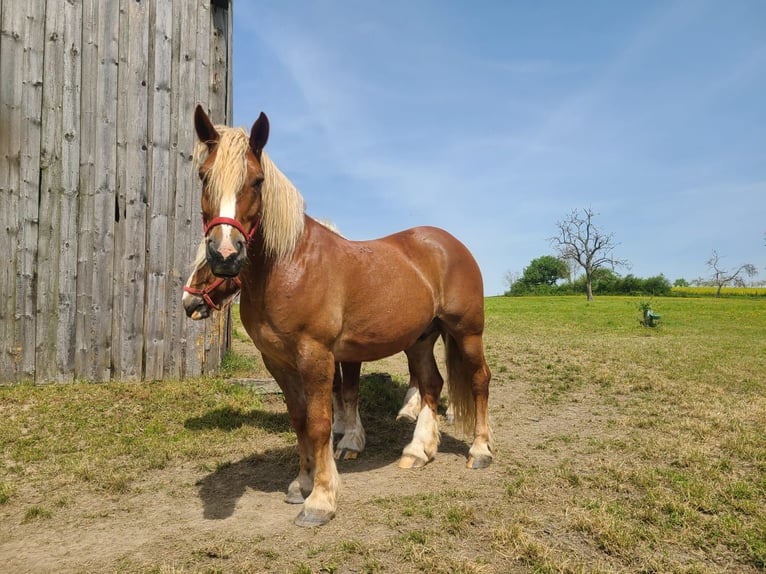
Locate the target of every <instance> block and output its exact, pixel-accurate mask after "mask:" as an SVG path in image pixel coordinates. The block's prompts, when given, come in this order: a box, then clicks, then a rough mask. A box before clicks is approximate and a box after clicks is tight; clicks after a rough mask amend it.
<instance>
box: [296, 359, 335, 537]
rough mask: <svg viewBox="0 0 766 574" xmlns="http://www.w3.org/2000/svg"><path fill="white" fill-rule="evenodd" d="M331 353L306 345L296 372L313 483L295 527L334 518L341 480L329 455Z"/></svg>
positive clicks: (331, 454) (318, 524) (317, 524)
mask: <svg viewBox="0 0 766 574" xmlns="http://www.w3.org/2000/svg"><path fill="white" fill-rule="evenodd" d="M334 369H335V364H334V360H333V357H332V354H331V353H330V352H329V351H328V350H327V349H325V348H323V347H321V346H319V345H306V346H304V348H303V349H301V351H300V353H299V357H298V370H299V372H300V376H301V381H302V383H303V390H304V395H305V398H306V429H305V430H306V438H307V441H308V442H307V444H306V446H307V447H308V448H309V449H310V451H311V455H310V457H309V460H310V462H311V463H312V464H311V468H310V474H311V475H313V478H314V484H313V488H312V490H311V494H310V495H309V496H308V498H306V501H305V502H304V503H303V509H302V510H301V512H300V513H299V514H298V516H297V517H296V518H295V524H297V525H298V526H320V525H322V524H326V523H327V522H329V521H330V520H331V519H332V518H333V517H334V516H335V506H336V501H337V497H338V488H339V484H340V479H339V477H338V471H337V469H336V467H335V459H334V458H333V452H332V381H333V373H334Z"/></svg>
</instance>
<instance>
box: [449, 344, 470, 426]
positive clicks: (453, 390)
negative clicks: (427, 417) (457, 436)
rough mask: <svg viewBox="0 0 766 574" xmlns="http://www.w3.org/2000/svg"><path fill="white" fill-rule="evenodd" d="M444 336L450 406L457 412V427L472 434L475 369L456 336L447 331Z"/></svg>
mask: <svg viewBox="0 0 766 574" xmlns="http://www.w3.org/2000/svg"><path fill="white" fill-rule="evenodd" d="M443 336H444V354H445V359H446V363H447V388H448V390H449V401H450V407H451V408H452V409H453V411H454V413H455V428H458V429H459V428H461V427H462V429H463V433H464V434H465V435H467V436H472V435H473V429H474V425H475V424H476V401H475V400H474V397H473V389H472V387H473V384H472V380H471V379H472V376H473V371H472V369H470V367H469V365H468V363H467V361H466V357H465V354H464V353H463V351H462V349H461V348H460V346H459V345H458V343H457V341H456V340H455V338H454V337H453V336H452V335H450V334H449V333H446V332H445V333H443Z"/></svg>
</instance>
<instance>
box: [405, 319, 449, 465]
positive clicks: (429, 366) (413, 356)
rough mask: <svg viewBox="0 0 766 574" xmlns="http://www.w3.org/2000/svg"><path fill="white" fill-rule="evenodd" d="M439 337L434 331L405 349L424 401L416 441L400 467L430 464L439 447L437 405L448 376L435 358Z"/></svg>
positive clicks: (407, 448)
mask: <svg viewBox="0 0 766 574" xmlns="http://www.w3.org/2000/svg"><path fill="white" fill-rule="evenodd" d="M438 337H439V333H438V332H434V333H431V334H430V335H429V336H428V337H426V338H425V339H422V340H420V341H418V342H417V343H415V344H414V345H413V346H412V347H410V348H409V349H406V350H405V353H406V354H407V360H408V361H409V364H410V372H411V373H412V374H413V376H414V378H415V379H416V380H417V381H418V384H419V387H420V396H421V401H422V402H421V408H420V412H419V414H418V418H417V423H416V424H415V432H414V433H413V436H412V441H411V442H410V443H409V444H408V445H407V446H406V447H404V450H403V451H402V458H401V459H400V460H399V467H400V468H417V467H421V466H424V465H426V464H427V463H428V462H430V461H431V460H433V458H434V456H435V455H436V450H437V449H438V447H439V424H438V418H437V415H436V408H437V405H438V403H439V395H440V394H441V390H442V386H443V385H444V379H442V376H441V374H440V373H439V369H438V368H437V366H436V360H435V359H434V343H435V342H436V339H437V338H438Z"/></svg>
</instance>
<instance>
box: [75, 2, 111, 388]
mask: <svg viewBox="0 0 766 574" xmlns="http://www.w3.org/2000/svg"><path fill="white" fill-rule="evenodd" d="M99 4H100V3H99V2H98V0H84V1H83V5H82V47H81V56H82V63H81V71H82V80H81V89H82V92H81V105H80V170H79V178H78V181H79V183H78V190H79V195H78V204H77V210H78V221H79V225H78V227H79V240H78V245H77V272H76V284H75V287H76V290H75V293H76V301H75V356H74V367H75V377H78V378H85V379H91V378H92V376H91V375H92V371H91V369H90V365H91V364H92V362H93V360H92V357H93V354H92V352H91V348H90V344H91V333H90V326H91V325H90V317H91V315H92V309H93V292H92V288H91V286H92V279H91V278H92V277H93V276H94V275H95V274H96V271H97V269H96V268H95V266H94V262H93V257H92V254H93V249H94V247H93V244H94V239H95V203H94V202H95V182H96V175H95V163H96V160H95V154H96V143H95V139H96V137H95V131H96V122H97V121H98V119H97V113H96V112H97V105H98V102H97V99H96V89H97V88H96V83H97V80H98V75H97V72H96V70H97V61H98V17H99V14H98V5H99ZM98 271H99V272H100V271H101V270H98ZM101 279H102V280H103V279H104V277H103V275H101Z"/></svg>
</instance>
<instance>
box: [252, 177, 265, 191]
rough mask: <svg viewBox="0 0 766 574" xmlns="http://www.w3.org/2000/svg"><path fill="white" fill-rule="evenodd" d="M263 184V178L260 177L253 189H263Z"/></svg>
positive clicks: (254, 183)
mask: <svg viewBox="0 0 766 574" xmlns="http://www.w3.org/2000/svg"><path fill="white" fill-rule="evenodd" d="M262 183H263V178H262V177H259V178H258V179H256V180H255V181H254V182H253V189H259V188H260V187H261V184H262Z"/></svg>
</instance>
